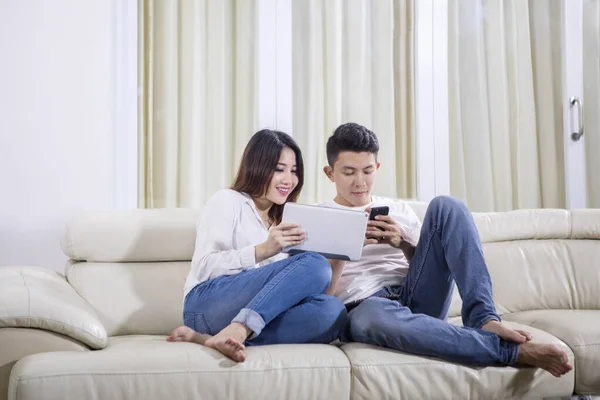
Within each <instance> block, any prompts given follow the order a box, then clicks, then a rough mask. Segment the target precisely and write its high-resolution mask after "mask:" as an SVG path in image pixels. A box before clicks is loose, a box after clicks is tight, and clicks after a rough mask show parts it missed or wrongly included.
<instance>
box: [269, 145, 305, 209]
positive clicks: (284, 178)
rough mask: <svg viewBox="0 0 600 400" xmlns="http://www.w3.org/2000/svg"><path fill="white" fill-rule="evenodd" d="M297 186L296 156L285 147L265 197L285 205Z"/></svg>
mask: <svg viewBox="0 0 600 400" xmlns="http://www.w3.org/2000/svg"><path fill="white" fill-rule="evenodd" d="M296 186H298V175H297V174H296V154H295V153H294V151H293V150H292V149H290V148H289V147H284V148H283V150H281V153H280V154H279V162H278V163H277V167H276V169H275V173H274V174H273V178H272V179H271V182H270V183H269V186H268V188H267V194H266V195H265V197H266V199H267V200H269V201H270V202H272V203H275V204H279V205H281V204H284V203H285V202H286V200H287V198H288V196H289V195H290V193H292V191H293V190H294V189H295V188H296Z"/></svg>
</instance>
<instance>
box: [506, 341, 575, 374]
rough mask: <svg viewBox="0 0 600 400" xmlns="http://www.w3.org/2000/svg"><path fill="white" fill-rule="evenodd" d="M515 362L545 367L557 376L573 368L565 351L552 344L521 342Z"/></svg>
mask: <svg viewBox="0 0 600 400" xmlns="http://www.w3.org/2000/svg"><path fill="white" fill-rule="evenodd" d="M517 362H518V363H520V364H526V365H532V366H534V367H538V368H542V369H545V370H546V371H548V372H550V373H551V374H552V375H554V376H555V377H557V378H558V377H561V376H562V375H564V374H566V373H567V372H569V371H570V370H572V369H573V367H572V366H571V364H569V357H568V356H567V353H565V352H564V351H562V350H561V349H559V348H558V347H557V346H555V345H553V344H538V343H531V342H527V343H523V344H521V345H519V356H518V358H517Z"/></svg>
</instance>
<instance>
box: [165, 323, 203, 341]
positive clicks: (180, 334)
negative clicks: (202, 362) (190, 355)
mask: <svg viewBox="0 0 600 400" xmlns="http://www.w3.org/2000/svg"><path fill="white" fill-rule="evenodd" d="M211 337H212V336H211V335H207V334H204V333H198V332H196V331H195V330H193V329H192V328H189V327H187V326H185V325H182V326H180V327H179V328H176V329H175V330H174V331H173V333H171V335H170V336H169V337H168V338H167V342H190V343H197V344H204V342H206V340H207V339H210V338H211Z"/></svg>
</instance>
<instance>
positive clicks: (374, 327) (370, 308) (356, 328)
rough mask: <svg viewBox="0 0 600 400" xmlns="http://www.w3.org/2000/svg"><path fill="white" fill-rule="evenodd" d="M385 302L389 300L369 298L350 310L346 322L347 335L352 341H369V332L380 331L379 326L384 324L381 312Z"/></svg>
mask: <svg viewBox="0 0 600 400" xmlns="http://www.w3.org/2000/svg"><path fill="white" fill-rule="evenodd" d="M385 301H389V300H386V299H382V298H379V297H370V298H368V299H366V300H364V301H363V302H362V303H360V305H359V306H357V307H356V308H355V309H354V310H352V312H351V313H350V316H349V320H348V325H349V333H350V336H351V338H352V340H354V341H357V342H365V341H369V340H368V339H369V336H370V332H373V331H378V330H380V329H381V325H382V323H383V322H384V321H383V319H382V311H383V307H384V304H383V303H384V302H385Z"/></svg>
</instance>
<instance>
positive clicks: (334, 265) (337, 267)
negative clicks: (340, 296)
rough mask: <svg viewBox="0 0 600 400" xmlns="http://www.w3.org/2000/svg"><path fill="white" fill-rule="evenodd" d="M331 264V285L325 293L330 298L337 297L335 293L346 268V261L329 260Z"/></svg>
mask: <svg viewBox="0 0 600 400" xmlns="http://www.w3.org/2000/svg"><path fill="white" fill-rule="evenodd" d="M329 264H331V283H330V284H329V287H328V288H327V290H326V291H325V294H328V295H330V296H335V291H336V289H337V285H338V282H339V281H340V278H341V277H342V272H344V267H345V266H346V261H344V260H331V259H330V260H329Z"/></svg>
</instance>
